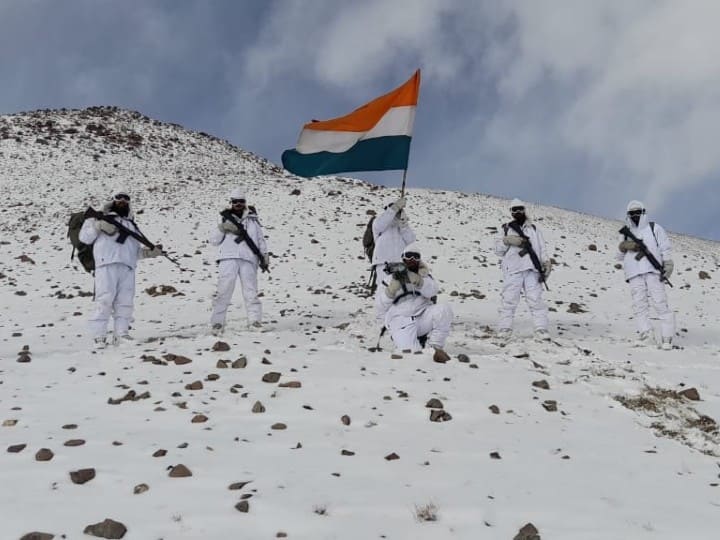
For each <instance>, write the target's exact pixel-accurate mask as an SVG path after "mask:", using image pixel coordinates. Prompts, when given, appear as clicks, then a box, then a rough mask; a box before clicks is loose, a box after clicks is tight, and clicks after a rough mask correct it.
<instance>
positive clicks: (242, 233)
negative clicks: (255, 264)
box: [220, 210, 267, 271]
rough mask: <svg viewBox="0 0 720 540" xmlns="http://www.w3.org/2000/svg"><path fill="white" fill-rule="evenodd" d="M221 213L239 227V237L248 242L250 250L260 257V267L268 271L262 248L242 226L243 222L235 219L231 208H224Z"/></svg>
mask: <svg viewBox="0 0 720 540" xmlns="http://www.w3.org/2000/svg"><path fill="white" fill-rule="evenodd" d="M220 215H221V216H222V217H223V218H224V219H226V220H228V221H229V222H230V223H232V224H233V225H235V226H236V227H237V229H238V235H237V236H238V238H239V239H240V241H243V240H245V242H247V245H248V247H249V248H250V251H252V252H253V253H254V254H255V256H256V257H257V258H258V261H259V265H260V268H261V269H262V270H263V271H266V270H267V267H266V266H265V263H264V262H263V256H262V253H260V250H259V249H258V247H257V244H255V241H254V240H253V239H252V238H250V235H249V234H248V233H247V231H246V230H245V227H243V226H242V223H240V222H239V221H238V220H237V219H235V216H233V215H232V213H231V212H230V211H229V210H223V211H222V212H220ZM238 243H240V242H238Z"/></svg>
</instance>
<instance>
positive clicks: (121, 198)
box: [113, 193, 130, 202]
mask: <svg viewBox="0 0 720 540" xmlns="http://www.w3.org/2000/svg"><path fill="white" fill-rule="evenodd" d="M113 199H115V200H116V201H125V202H130V195H126V194H125V193H118V194H117V195H115V196H113Z"/></svg>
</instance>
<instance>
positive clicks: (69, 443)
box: [63, 439, 85, 447]
mask: <svg viewBox="0 0 720 540" xmlns="http://www.w3.org/2000/svg"><path fill="white" fill-rule="evenodd" d="M83 444H85V439H69V440H67V441H65V443H64V444H63V446H70V447H74V446H82V445H83Z"/></svg>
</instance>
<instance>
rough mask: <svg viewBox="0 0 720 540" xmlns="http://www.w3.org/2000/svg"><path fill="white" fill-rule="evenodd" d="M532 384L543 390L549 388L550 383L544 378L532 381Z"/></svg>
mask: <svg viewBox="0 0 720 540" xmlns="http://www.w3.org/2000/svg"><path fill="white" fill-rule="evenodd" d="M532 385H533V386H534V387H535V388H542V389H543V390H550V385H549V384H548V382H547V381H546V380H545V379H542V380H539V381H533V383H532Z"/></svg>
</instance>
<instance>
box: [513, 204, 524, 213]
mask: <svg viewBox="0 0 720 540" xmlns="http://www.w3.org/2000/svg"><path fill="white" fill-rule="evenodd" d="M510 213H511V214H523V213H525V207H524V206H513V207H512V208H511V209H510Z"/></svg>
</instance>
